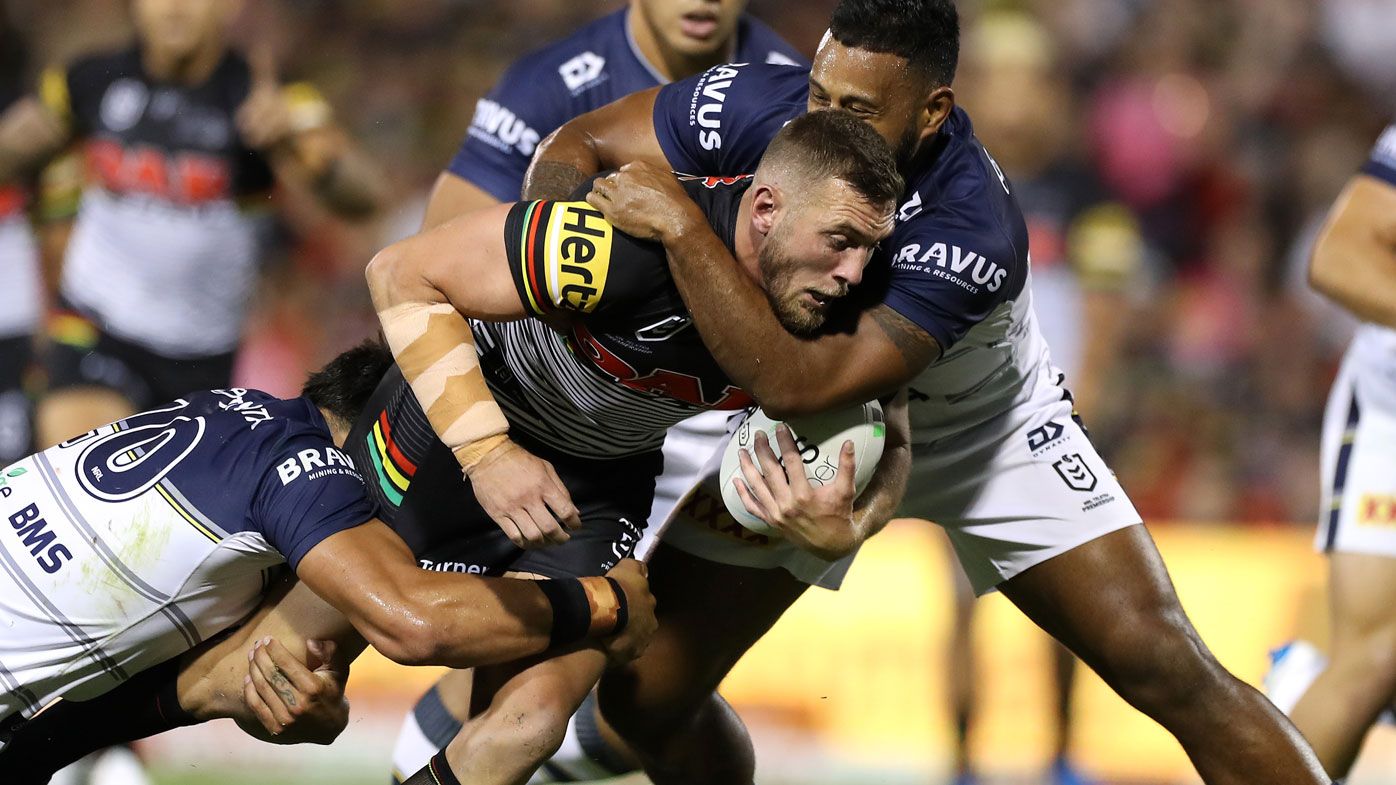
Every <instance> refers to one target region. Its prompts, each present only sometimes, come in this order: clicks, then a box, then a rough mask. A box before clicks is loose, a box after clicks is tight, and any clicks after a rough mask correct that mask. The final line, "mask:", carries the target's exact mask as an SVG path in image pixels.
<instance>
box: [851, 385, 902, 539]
mask: <svg viewBox="0 0 1396 785" xmlns="http://www.w3.org/2000/svg"><path fill="white" fill-rule="evenodd" d="M883 417H884V420H885V422H886V424H887V438H886V441H885V442H884V443H883V447H882V458H881V459H879V460H878V462H877V469H876V470H875V471H874V472H873V477H872V481H871V482H869V483H868V487H866V488H864V489H863V493H862V495H860V496H859V497H858V502H857V503H856V504H855V505H854V507H853V526H854V529H855V530H856V533H857V536H858V542H859V543H863V542H867V540H868V538H869V537H872V536H873V535H874V534H877V533H878V532H880V531H882V529H883V527H885V526H886V525H887V522H888V521H890V520H892V516H893V515H896V514H897V508H898V507H899V506H901V503H902V496H903V495H905V494H906V481H907V477H908V475H909V474H910V473H911V423H910V420H909V419H908V412H907V395H906V390H904V389H903V390H901V391H899V392H898V393H897V394H896V396H894V397H893V398H892V400H891V401H890V402H888V403H887V404H886V406H885V407H884V409H883Z"/></svg>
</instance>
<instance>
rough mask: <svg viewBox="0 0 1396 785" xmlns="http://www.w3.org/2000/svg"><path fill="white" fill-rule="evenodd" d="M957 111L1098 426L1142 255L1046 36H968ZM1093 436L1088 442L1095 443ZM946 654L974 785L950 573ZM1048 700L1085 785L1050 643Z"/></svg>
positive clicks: (1057, 653)
mask: <svg viewBox="0 0 1396 785" xmlns="http://www.w3.org/2000/svg"><path fill="white" fill-rule="evenodd" d="M968 38H969V39H970V40H971V42H972V43H971V46H969V47H968V52H969V55H970V56H969V57H968V58H967V59H966V62H965V66H966V68H965V72H966V73H965V74H964V76H963V77H962V79H961V87H962V88H963V89H962V94H963V95H965V96H967V97H966V98H965V99H964V100H963V101H962V103H963V104H964V106H965V107H966V109H967V110H968V111H969V112H970V113H971V114H972V115H973V117H974V118H975V121H976V122H975V130H976V133H977V134H978V136H979V137H980V138H981V139H983V140H984V142H985V144H986V145H988V146H990V147H992V149H993V151H994V159H995V160H997V161H998V163H999V165H1000V166H1001V167H1003V171H1004V174H1005V175H1007V176H1008V178H1009V180H1010V181H1011V182H1012V183H1013V192H1014V195H1015V196H1016V197H1017V199H1018V204H1019V206H1020V207H1021V208H1022V210H1023V218H1024V220H1026V222H1027V227H1028V247H1029V248H1031V249H1032V294H1033V310H1034V311H1035V312H1036V313H1037V317H1038V324H1039V327H1040V329H1041V330H1042V336H1043V338H1044V339H1045V340H1046V342H1047V345H1048V346H1051V347H1052V362H1053V364H1055V365H1056V366H1057V367H1058V368H1060V369H1061V371H1062V374H1063V375H1064V376H1065V377H1066V378H1068V379H1070V380H1071V392H1072V395H1073V397H1074V398H1075V400H1076V408H1077V409H1078V410H1079V411H1081V412H1083V413H1084V414H1085V416H1086V418H1087V419H1088V420H1089V421H1090V422H1091V423H1092V424H1093V425H1094V424H1098V423H1099V422H1101V420H1102V419H1103V418H1104V417H1105V416H1106V414H1108V412H1109V409H1110V408H1111V407H1102V406H1100V405H1099V404H1100V403H1102V402H1103V396H1102V393H1101V390H1102V388H1103V387H1104V386H1105V384H1106V380H1107V379H1109V378H1110V377H1111V376H1112V375H1113V374H1114V373H1115V371H1116V368H1117V366H1118V360H1119V356H1120V349H1121V346H1122V343H1123V336H1124V335H1125V332H1126V326H1127V323H1128V314H1129V301H1128V298H1127V297H1126V295H1125V288H1126V285H1127V284H1129V283H1132V282H1137V281H1138V272H1139V269H1140V266H1141V263H1142V251H1143V243H1142V240H1141V238H1140V237H1139V232H1138V229H1137V227H1136V226H1135V221H1134V218H1133V216H1132V215H1131V214H1130V212H1129V211H1128V210H1127V209H1126V208H1125V207H1124V206H1122V205H1120V204H1118V203H1116V202H1112V201H1111V200H1110V199H1109V198H1108V195H1107V194H1106V193H1105V189H1104V187H1103V186H1102V185H1101V184H1100V183H1099V182H1098V180H1097V178H1096V177H1095V176H1094V175H1093V172H1092V171H1091V169H1090V167H1089V166H1088V165H1086V164H1085V163H1084V162H1083V161H1081V160H1079V159H1078V157H1077V156H1075V155H1074V154H1073V151H1072V149H1071V146H1072V143H1073V140H1072V138H1071V136H1070V133H1071V130H1072V129H1071V126H1070V125H1069V121H1070V119H1071V118H1073V117H1075V116H1076V113H1075V112H1073V111H1060V109H1059V107H1061V106H1063V105H1069V101H1070V91H1069V90H1068V89H1067V87H1066V85H1065V84H1063V83H1062V80H1061V79H1060V77H1059V76H1058V75H1057V73H1056V70H1055V69H1056V63H1055V54H1054V52H1053V44H1052V41H1051V38H1050V37H1049V35H1048V33H1047V31H1046V30H1045V29H1043V28H1042V26H1041V25H1040V24H1038V23H1037V22H1036V21H1034V20H1033V19H1032V18H1031V17H1029V16H1027V15H1026V14H1021V13H1007V12H997V13H991V14H987V15H985V16H983V17H982V18H980V20H979V21H978V23H977V24H976V26H975V27H974V29H973V30H971V31H969V33H968ZM1093 436H1094V434H1093ZM956 572H957V573H958V575H957V576H956V580H955V615H954V630H953V632H952V634H951V643H950V654H949V662H950V668H949V676H950V681H951V685H950V691H949V693H950V698H951V714H952V717H954V719H955V721H956V722H955V727H956V733H957V738H956V769H957V771H958V777H959V781H960V782H961V783H972V782H977V781H978V778H977V777H976V776H975V774H974V772H973V768H972V766H971V761H970V755H969V737H970V735H971V734H972V733H973V718H974V710H975V707H974V699H975V694H976V685H975V681H976V678H977V673H976V669H975V667H974V653H973V651H972V647H971V630H970V627H971V622H972V619H973V611H974V607H975V603H974V592H973V590H972V589H971V587H970V584H969V581H968V580H967V579H966V578H965V577H964V574H963V571H962V570H957V571H956ZM1051 651H1052V659H1053V666H1054V667H1053V669H1052V676H1053V686H1054V688H1055V694H1054V698H1055V706H1054V708H1055V710H1056V711H1055V713H1054V717H1053V719H1054V720H1055V732H1056V735H1055V746H1054V754H1053V761H1052V769H1051V777H1052V781H1053V782H1054V783H1056V785H1075V784H1076V783H1082V782H1084V780H1083V779H1082V776H1081V774H1080V773H1078V772H1077V770H1076V769H1075V767H1074V766H1073V765H1072V764H1071V762H1070V758H1069V753H1070V748H1071V717H1072V700H1071V691H1072V685H1073V683H1074V682H1075V670H1076V664H1077V661H1076V658H1075V657H1074V656H1073V655H1072V654H1071V652H1070V651H1069V650H1067V648H1066V647H1065V646H1062V645H1061V644H1060V643H1057V642H1055V641H1053V642H1052V643H1051Z"/></svg>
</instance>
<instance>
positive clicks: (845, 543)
mask: <svg viewBox="0 0 1396 785" xmlns="http://www.w3.org/2000/svg"><path fill="white" fill-rule="evenodd" d="M776 440H777V441H778V442H780V457H776V454H775V451H774V450H772V449H771V443H770V441H769V440H768V439H767V437H766V434H765V432H764V431H761V432H758V433H757V434H756V440H755V441H756V443H755V445H754V447H753V450H752V451H753V452H755V453H756V460H755V461H753V460H752V458H751V455H750V453H749V452H748V451H747V450H739V451H738V455H737V458H738V460H739V461H741V466H742V477H743V478H744V479H745V482H744V483H742V482H739V483H737V495H738V496H740V497H741V500H742V504H744V505H746V508H747V510H748V511H749V512H750V513H751V514H752V515H755V516H757V517H758V518H760V519H761V520H763V521H765V522H766V523H768V524H770V525H771V527H772V528H774V529H776V530H777V531H779V532H780V533H781V536H783V537H785V539H787V540H790V541H791V542H793V543H794V544H795V545H796V546H798V547H800V548H803V549H804V550H807V551H809V552H810V553H813V554H814V555H815V556H818V557H819V558H821V559H825V560H828V561H834V560H835V559H841V558H843V557H844V556H847V555H848V554H850V553H852V552H853V551H854V550H855V549H857V547H858V545H859V538H858V530H857V527H856V526H855V525H854V522H853V499H854V497H855V496H857V494H856V493H855V488H854V485H853V474H854V469H855V463H854V459H853V457H854V456H853V442H851V441H846V442H844V443H843V448H842V449H840V450H839V468H838V473H837V474H836V475H835V477H834V481H833V482H832V483H827V484H825V485H822V486H817V487H816V486H814V485H813V484H811V483H810V481H809V478H808V477H806V476H805V466H804V463H803V462H802V461H801V458H800V448H799V447H798V446H796V444H795V437H794V435H793V434H791V432H790V429H789V428H787V427H786V426H785V425H784V424H781V425H778V426H776ZM758 462H759V463H760V467H759V468H758V466H757V463H758Z"/></svg>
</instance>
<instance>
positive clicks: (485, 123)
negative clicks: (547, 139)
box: [470, 98, 541, 155]
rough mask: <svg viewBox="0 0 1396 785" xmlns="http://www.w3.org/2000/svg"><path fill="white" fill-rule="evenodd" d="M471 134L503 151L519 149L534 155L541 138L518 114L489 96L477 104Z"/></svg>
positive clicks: (522, 152)
mask: <svg viewBox="0 0 1396 785" xmlns="http://www.w3.org/2000/svg"><path fill="white" fill-rule="evenodd" d="M470 135H471V136H473V137H475V138H476V139H479V140H480V141H482V142H484V143H485V144H487V145H489V146H490V147H493V148H495V149H497V150H501V151H503V152H506V153H507V152H509V151H510V150H517V151H519V153H520V154H522V155H533V148H535V147H537V146H538V140H539V139H540V138H541V137H539V135H538V132H537V131H535V130H533V129H532V128H529V127H528V124H527V123H525V122H524V121H523V120H522V119H521V118H520V117H519V116H518V115H516V114H514V113H513V112H511V111H509V110H508V109H505V108H504V107H503V106H500V105H499V104H497V103H495V102H494V101H491V100H490V99H488V98H481V99H480V100H479V101H478V102H476V104H475V118H474V119H473V120H471V121H470Z"/></svg>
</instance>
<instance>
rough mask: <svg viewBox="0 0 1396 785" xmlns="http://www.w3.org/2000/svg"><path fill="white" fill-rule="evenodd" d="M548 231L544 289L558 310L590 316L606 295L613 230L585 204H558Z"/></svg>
mask: <svg viewBox="0 0 1396 785" xmlns="http://www.w3.org/2000/svg"><path fill="white" fill-rule="evenodd" d="M551 223H552V226H551V227H549V231H548V239H549V241H548V268H549V270H551V271H552V273H553V274H552V275H550V276H549V280H548V289H549V290H550V291H549V294H550V295H551V296H552V299H553V302H555V303H557V305H558V307H559V308H568V309H571V310H573V311H578V312H581V313H591V312H592V311H594V310H596V306H597V305H598V304H599V303H600V302H601V297H602V295H603V294H604V293H605V291H606V276H607V274H608V273H609V272H610V269H611V241H612V239H613V236H614V232H615V230H614V229H613V228H611V224H610V223H609V222H608V221H607V220H606V219H605V218H603V217H602V216H601V213H600V212H599V211H597V210H594V209H592V207H591V205H589V204H587V203H586V202H562V203H560V204H558V209H557V210H556V211H555V212H554V213H553V216H552V218H551Z"/></svg>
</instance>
